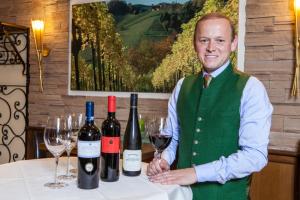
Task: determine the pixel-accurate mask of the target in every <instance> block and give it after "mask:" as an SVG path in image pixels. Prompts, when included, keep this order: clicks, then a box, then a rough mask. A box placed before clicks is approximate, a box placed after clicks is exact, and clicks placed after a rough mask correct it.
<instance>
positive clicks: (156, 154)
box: [155, 150, 161, 160]
mask: <svg viewBox="0 0 300 200" xmlns="http://www.w3.org/2000/svg"><path fill="white" fill-rule="evenodd" d="M155 158H157V159H158V160H160V159H161V153H160V152H159V151H158V150H156V151H155Z"/></svg>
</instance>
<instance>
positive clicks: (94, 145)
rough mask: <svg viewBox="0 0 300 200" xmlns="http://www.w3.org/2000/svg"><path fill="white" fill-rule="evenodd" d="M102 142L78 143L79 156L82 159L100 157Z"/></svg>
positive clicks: (79, 141)
mask: <svg viewBox="0 0 300 200" xmlns="http://www.w3.org/2000/svg"><path fill="white" fill-rule="evenodd" d="M100 147H101V143H100V140H98V141H81V140H78V143H77V150H78V152H77V154H78V157H81V158H95V157H100Z"/></svg>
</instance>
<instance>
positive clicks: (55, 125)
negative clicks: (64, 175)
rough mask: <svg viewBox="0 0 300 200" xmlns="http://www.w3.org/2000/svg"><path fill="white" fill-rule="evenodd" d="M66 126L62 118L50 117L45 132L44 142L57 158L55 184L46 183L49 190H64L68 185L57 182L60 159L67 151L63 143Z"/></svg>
mask: <svg viewBox="0 0 300 200" xmlns="http://www.w3.org/2000/svg"><path fill="white" fill-rule="evenodd" d="M65 131H66V130H65V126H64V125H63V119H62V118H61V117H48V120H47V125H46V128H45V131H44V142H45V146H46V148H47V149H48V150H49V151H50V153H51V154H52V155H53V156H54V157H55V164H56V165H55V176H54V182H49V183H46V184H45V186H46V187H49V188H62V187H65V186H66V185H67V184H65V183H62V182H58V181H57V166H58V161H59V157H60V156H61V154H62V153H63V152H64V151H65V145H64V143H63V141H62V139H61V138H62V134H64V133H65Z"/></svg>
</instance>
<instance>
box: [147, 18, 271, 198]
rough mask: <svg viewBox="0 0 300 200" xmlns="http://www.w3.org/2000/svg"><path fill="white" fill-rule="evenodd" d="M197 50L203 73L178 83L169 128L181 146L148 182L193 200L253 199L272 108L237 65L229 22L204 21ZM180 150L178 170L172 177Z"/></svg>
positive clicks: (155, 166) (152, 169)
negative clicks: (177, 188) (174, 187)
mask: <svg viewBox="0 0 300 200" xmlns="http://www.w3.org/2000/svg"><path fill="white" fill-rule="evenodd" d="M194 47H195V51H196V52H197V56H198V58H199V60H200V61H201V63H202V64H203V70H202V72H201V73H200V74H198V75H192V76H188V77H186V78H184V79H181V80H180V81H179V82H178V83H177V85H176V87H175V89H174V91H173V94H172V96H171V97H170V100H169V105H168V123H167V127H166V128H165V131H166V132H168V133H169V134H172V135H173V139H172V142H171V144H170V145H169V147H168V148H167V149H166V150H165V151H164V152H163V154H162V159H160V160H158V159H153V161H152V162H151V163H150V164H149V165H148V168H147V175H148V176H149V180H151V181H153V182H156V183H161V184H180V185H191V188H192V191H193V199H205V200H236V199H240V200H244V199H247V197H248V184H249V175H251V173H253V172H257V171H260V170H261V169H262V168H263V167H264V166H265V165H266V164H267V145H268V142H269V140H268V136H269V132H270V126H271V114H272V110H273V108H272V105H271V104H270V101H269V99H268V96H267V93H266V90H265V88H264V86H263V84H262V83H261V82H260V81H258V80H257V79H256V78H255V77H252V76H248V75H246V74H244V73H241V72H239V71H237V70H235V69H234V68H233V66H232V65H231V63H230V58H229V57H230V53H231V52H232V51H235V50H236V47H237V36H236V35H235V32H234V26H233V24H232V22H231V21H230V20H229V19H228V18H227V17H226V16H223V15H221V14H219V13H211V14H208V15H206V16H204V17H202V18H201V19H200V20H199V21H198V22H197V24H196V27H195V33H194ZM211 77H212V79H211ZM177 147H178V164H177V170H169V169H170V165H171V164H172V163H173V161H174V160H175V157H176V151H177Z"/></svg>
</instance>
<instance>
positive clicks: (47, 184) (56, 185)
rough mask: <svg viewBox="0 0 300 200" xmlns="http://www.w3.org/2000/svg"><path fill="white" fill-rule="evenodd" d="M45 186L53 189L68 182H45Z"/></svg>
mask: <svg viewBox="0 0 300 200" xmlns="http://www.w3.org/2000/svg"><path fill="white" fill-rule="evenodd" d="M44 186H45V187H49V188H52V189H60V188H63V187H66V186H68V184H67V183H62V182H57V183H45V184H44Z"/></svg>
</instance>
